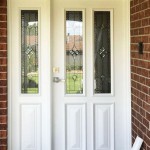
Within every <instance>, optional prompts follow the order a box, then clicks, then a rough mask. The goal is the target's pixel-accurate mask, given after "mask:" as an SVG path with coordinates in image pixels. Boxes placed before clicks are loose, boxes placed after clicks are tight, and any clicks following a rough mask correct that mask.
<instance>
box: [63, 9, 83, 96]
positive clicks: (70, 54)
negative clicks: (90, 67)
mask: <svg viewBox="0 0 150 150" xmlns="http://www.w3.org/2000/svg"><path fill="white" fill-rule="evenodd" d="M82 17H83V16H82V11H66V49H65V51H66V79H67V82H66V94H82V93H83V83H82V82H83V18H82Z"/></svg>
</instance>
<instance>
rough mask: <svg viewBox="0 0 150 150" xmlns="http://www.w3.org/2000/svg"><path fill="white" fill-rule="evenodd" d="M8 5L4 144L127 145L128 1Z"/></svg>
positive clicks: (45, 147) (49, 149)
mask: <svg viewBox="0 0 150 150" xmlns="http://www.w3.org/2000/svg"><path fill="white" fill-rule="evenodd" d="M8 7H9V8H8V10H9V12H8V18H9V25H8V26H9V32H8V33H9V106H8V107H9V114H8V115H9V133H8V135H9V146H8V147H9V150H129V148H130V130H129V129H130V125H129V123H130V120H129V119H130V117H127V114H130V113H127V110H128V109H127V108H130V105H128V99H129V96H128V93H127V92H128V91H129V84H128V83H129V80H128V77H129V73H128V72H129V61H128V59H127V57H128V56H129V54H128V44H127V42H128V41H129V40H128V33H129V32H128V12H127V11H128V9H127V8H128V2H127V1H126V0H119V1H118V0H106V1H103V0H99V1H97V0H94V1H93V0H82V1H80V0H76V1H74V0H51V1H50V0H32V1H31V0H11V1H9V2H8ZM51 62H52V65H51ZM129 94H130V93H129Z"/></svg>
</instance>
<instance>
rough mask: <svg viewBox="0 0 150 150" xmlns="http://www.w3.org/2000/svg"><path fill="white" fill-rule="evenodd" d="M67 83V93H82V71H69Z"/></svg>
mask: <svg viewBox="0 0 150 150" xmlns="http://www.w3.org/2000/svg"><path fill="white" fill-rule="evenodd" d="M66 78H67V84H66V86H67V87H66V93H67V94H80V93H82V89H83V86H82V79H83V76H82V74H81V73H69V72H68V73H67V76H66Z"/></svg>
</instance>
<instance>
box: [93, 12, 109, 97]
mask: <svg viewBox="0 0 150 150" xmlns="http://www.w3.org/2000/svg"><path fill="white" fill-rule="evenodd" d="M110 43H111V42H110V12H109V11H94V85H95V86H94V88H95V89H94V93H95V94H96V93H111V64H110V63H111V44H110Z"/></svg>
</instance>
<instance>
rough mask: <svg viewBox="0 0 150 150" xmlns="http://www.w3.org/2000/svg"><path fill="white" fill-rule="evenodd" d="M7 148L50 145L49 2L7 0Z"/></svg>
mask: <svg viewBox="0 0 150 150" xmlns="http://www.w3.org/2000/svg"><path fill="white" fill-rule="evenodd" d="M8 10H9V11H8V18H9V22H8V27H9V30H8V31H9V32H8V34H9V44H8V45H9V106H8V107H9V115H8V116H9V123H8V125H9V133H8V136H9V145H8V148H9V150H49V149H50V148H51V138H50V134H51V133H50V131H51V125H50V120H51V109H50V108H51V106H50V94H51V88H50V84H51V83H50V76H51V71H50V1H49V0H11V1H8Z"/></svg>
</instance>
